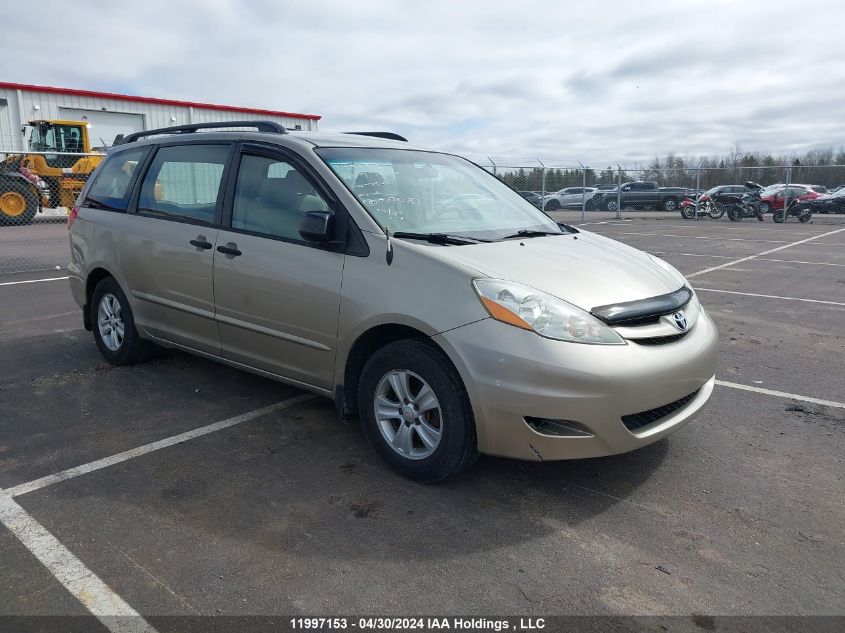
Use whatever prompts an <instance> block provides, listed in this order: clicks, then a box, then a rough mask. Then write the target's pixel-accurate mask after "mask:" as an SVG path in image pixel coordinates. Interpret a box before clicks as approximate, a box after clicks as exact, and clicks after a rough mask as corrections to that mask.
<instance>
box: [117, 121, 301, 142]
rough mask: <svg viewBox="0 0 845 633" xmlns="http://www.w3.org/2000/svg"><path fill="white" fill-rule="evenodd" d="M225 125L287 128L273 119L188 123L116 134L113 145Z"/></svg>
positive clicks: (270, 129)
mask: <svg viewBox="0 0 845 633" xmlns="http://www.w3.org/2000/svg"><path fill="white" fill-rule="evenodd" d="M227 127H254V128H255V129H257V130H258V131H259V132H272V133H274V134H287V133H288V131H287V129H286V128H285V127H284V126H283V125H282V124H281V123H276V122H275V121H217V122H214V123H190V124H188V125H175V126H173V127H160V128H158V129H155V130H146V131H144V132H133V133H132V134H127V135H126V136H123V137H122V138H121V137H120V135H118V138H115V140H114V144H115V145H123V144H125V143H133V142H135V141H137V140H138V139H141V138H144V137H146V136H156V135H158V134H190V133H192V132H196V131H197V130H215V129H218V128H227Z"/></svg>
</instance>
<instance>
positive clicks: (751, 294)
mask: <svg viewBox="0 0 845 633" xmlns="http://www.w3.org/2000/svg"><path fill="white" fill-rule="evenodd" d="M687 276H688V277H689V276H691V275H687ZM693 290H695V291H696V292H700V291H703V292H721V293H724V294H727V295H743V296H746V297H762V298H763V299H781V300H784V301H805V302H806V303H824V304H825V305H831V306H845V303H842V302H840V301H822V300H821V299H802V298H801V297H782V296H780V295H763V294H758V293H756V292H739V291H737V290H717V289H716V288H699V287H698V286H693Z"/></svg>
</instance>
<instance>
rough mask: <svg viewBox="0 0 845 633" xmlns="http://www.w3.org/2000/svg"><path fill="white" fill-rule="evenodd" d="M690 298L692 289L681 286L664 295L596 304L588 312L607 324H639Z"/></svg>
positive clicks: (666, 312) (684, 303) (675, 308)
mask: <svg viewBox="0 0 845 633" xmlns="http://www.w3.org/2000/svg"><path fill="white" fill-rule="evenodd" d="M690 299H692V290H690V289H689V288H688V287H687V286H682V287H681V288H679V289H678V290H676V291H675V292H670V293H668V294H665V295H658V296H656V297H649V298H647V299H639V300H637V301H626V302H624V303H614V304H610V305H604V306H598V307H595V308H593V309H592V310H590V312H591V313H592V314H593V315H594V316H596V317H598V318H599V319H601V320H602V321H604V322H605V323H607V324H608V325H640V324H643V323H645V322H648V321H649V320H651V319H655V320H656V319H657V318H658V317H661V316H663V315H664V314H672V313H673V312H677V311H678V310H680V309H681V308H683V307H684V306H685V305H687V304H688V303H689V302H690Z"/></svg>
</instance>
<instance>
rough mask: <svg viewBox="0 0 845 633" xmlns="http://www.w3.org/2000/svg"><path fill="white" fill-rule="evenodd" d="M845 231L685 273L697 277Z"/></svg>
mask: <svg viewBox="0 0 845 633" xmlns="http://www.w3.org/2000/svg"><path fill="white" fill-rule="evenodd" d="M842 231H845V229H836V230H835V231H830V232H829V233H821V234H819V235H816V236H815V237H808V238H806V239H803V240H798V241H797V242H791V243H789V244H784V245H783V246H778V247H776V248H770V249H769V250H767V251H763V252H762V253H757V254H756V255H749V256H748V257H742V258H740V259H735V260H734V261H731V262H726V263H724V264H719V265H718V266H713V267H712V268H705V269H704V270H699V271H698V272H697V273H691V274H689V275H687V278H689V277H698V276H699V275H704V274H706V273H711V272H713V271H714V270H719V269H720V268H727V267H728V266H733V265H735V264H741V263H742V262H747V261H749V260H752V259H757V258H758V257H762V256H763V255H771V254H772V253H776V252H778V251H782V250H784V249H785V248H792V247H793V246H798V245H799V244H806V243H807V242H812V241H813V240H817V239H820V238H822V237H827V236H828V235H834V234H835V233H841V232H842Z"/></svg>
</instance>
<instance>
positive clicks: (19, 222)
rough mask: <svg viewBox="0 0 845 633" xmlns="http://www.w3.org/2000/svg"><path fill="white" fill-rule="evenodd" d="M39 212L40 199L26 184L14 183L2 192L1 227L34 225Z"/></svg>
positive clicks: (0, 199) (0, 204)
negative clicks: (33, 222)
mask: <svg viewBox="0 0 845 633" xmlns="http://www.w3.org/2000/svg"><path fill="white" fill-rule="evenodd" d="M13 180H15V179H13ZM37 212H38V197H37V196H36V195H35V193H33V191H32V189H31V188H30V187H29V186H27V185H26V184H23V183H18V182H12V183H10V184H9V185H7V186H6V187H4V188H3V190H1V191H0V226H24V225H27V224H32V221H33V220H34V219H35V214H36V213H37Z"/></svg>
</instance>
